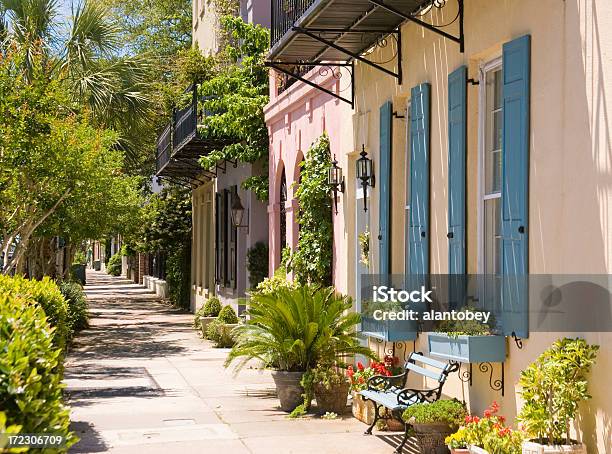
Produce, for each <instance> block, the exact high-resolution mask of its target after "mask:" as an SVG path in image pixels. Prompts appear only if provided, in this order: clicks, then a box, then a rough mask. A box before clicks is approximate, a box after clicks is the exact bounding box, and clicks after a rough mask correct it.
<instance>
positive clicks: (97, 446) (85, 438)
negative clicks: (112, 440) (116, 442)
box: [68, 421, 109, 453]
mask: <svg viewBox="0 0 612 454" xmlns="http://www.w3.org/2000/svg"><path fill="white" fill-rule="evenodd" d="M70 429H71V430H72V431H73V432H75V433H76V434H77V436H78V437H79V438H80V440H79V441H78V442H77V443H76V444H75V445H74V446H73V447H72V448H70V450H69V451H68V452H70V453H88V452H106V451H107V450H108V449H109V446H108V445H107V444H106V443H105V442H104V440H103V439H102V437H101V436H100V434H99V433H98V431H97V430H96V429H95V428H94V426H93V424H90V423H88V422H86V421H73V422H71V423H70Z"/></svg>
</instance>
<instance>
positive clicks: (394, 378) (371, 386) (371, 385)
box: [368, 372, 406, 391]
mask: <svg viewBox="0 0 612 454" xmlns="http://www.w3.org/2000/svg"><path fill="white" fill-rule="evenodd" d="M405 379H406V372H404V373H402V374H399V375H374V376H373V377H370V378H368V390H371V391H386V390H388V389H389V388H390V387H391V386H392V385H393V384H396V383H397V382H399V380H402V381H401V382H399V386H398V387H401V386H404V383H405ZM396 386H397V384H396Z"/></svg>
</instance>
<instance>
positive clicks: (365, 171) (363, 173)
mask: <svg viewBox="0 0 612 454" xmlns="http://www.w3.org/2000/svg"><path fill="white" fill-rule="evenodd" d="M359 156H361V157H360V158H359V159H357V161H356V164H357V179H358V180H361V186H362V187H363V211H368V204H367V201H366V199H367V197H368V186H370V187H371V188H373V187H374V185H375V183H376V180H375V178H374V171H373V169H372V160H371V159H370V158H368V153H367V152H366V151H365V145H362V146H361V153H359Z"/></svg>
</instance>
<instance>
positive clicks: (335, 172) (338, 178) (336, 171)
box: [327, 155, 344, 214]
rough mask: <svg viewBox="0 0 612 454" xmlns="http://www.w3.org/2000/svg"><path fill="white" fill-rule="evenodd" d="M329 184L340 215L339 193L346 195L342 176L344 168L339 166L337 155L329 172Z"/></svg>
mask: <svg viewBox="0 0 612 454" xmlns="http://www.w3.org/2000/svg"><path fill="white" fill-rule="evenodd" d="M327 183H329V185H330V186H331V188H332V191H333V192H334V204H335V205H336V214H338V193H339V192H342V193H344V176H343V175H342V168H341V167H339V166H338V161H337V160H336V155H334V160H333V161H332V166H331V167H330V168H329V170H328V171H327Z"/></svg>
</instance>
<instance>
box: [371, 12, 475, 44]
mask: <svg viewBox="0 0 612 454" xmlns="http://www.w3.org/2000/svg"><path fill="white" fill-rule="evenodd" d="M368 1H369V2H370V3H372V4H373V5H376V6H378V7H379V8H382V9H385V10H387V11H389V12H390V13H393V14H395V15H396V16H399V17H401V18H402V19H405V20H409V21H411V22H414V23H416V24H418V25H420V26H421V27H423V28H426V29H427V30H430V31H432V32H434V33H437V34H438V35H441V36H443V37H445V38H447V39H449V40H451V41H453V42H456V43H457V44H459V51H460V52H461V53H463V52H464V50H465V36H464V31H463V0H457V7H458V11H457V16H456V18H455V19H454V20H453V21H451V22H449V23H447V24H444V25H433V24H429V23H427V22H425V21H422V20H421V19H419V18H417V17H415V15H413V14H407V13H404V12H403V11H400V10H399V9H397V8H395V7H393V6H391V5H388V4H386V3H385V1H384V0H368ZM433 5H434V6H435V7H437V8H442V7H443V6H444V5H446V2H445V1H444V2H438V3H437V2H436V1H434V2H433ZM456 20H459V36H455V35H452V34H450V33H448V32H445V31H444V30H442V28H443V27H447V26H449V25H450V24H452V23H454V22H455V21H456ZM400 48H401V46H400Z"/></svg>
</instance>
